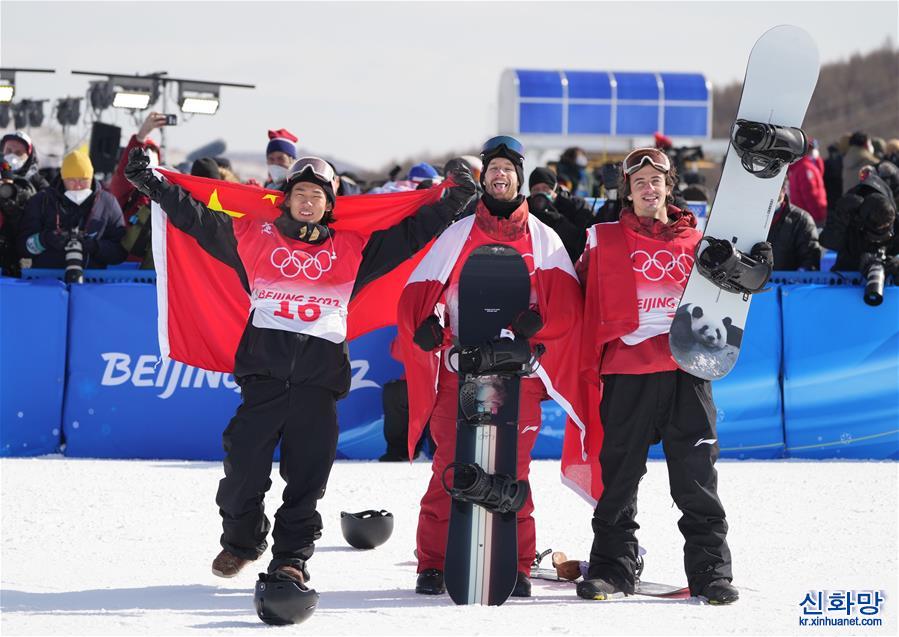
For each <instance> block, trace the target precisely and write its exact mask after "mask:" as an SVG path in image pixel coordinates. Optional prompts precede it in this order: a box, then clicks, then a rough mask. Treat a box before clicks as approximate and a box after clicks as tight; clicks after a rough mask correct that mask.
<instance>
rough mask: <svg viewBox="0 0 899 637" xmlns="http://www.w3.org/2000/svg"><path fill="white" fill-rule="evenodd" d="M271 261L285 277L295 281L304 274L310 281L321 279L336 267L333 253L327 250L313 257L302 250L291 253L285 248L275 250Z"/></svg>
mask: <svg viewBox="0 0 899 637" xmlns="http://www.w3.org/2000/svg"><path fill="white" fill-rule="evenodd" d="M271 261H272V265H273V266H275V267H276V268H278V270H279V271H280V272H281V274H282V275H283V276H284V277H286V278H288V279H294V278H296V277H298V276H300V274H301V273H302V274H303V275H304V276H305V277H306V278H307V279H309V280H310V281H315V280H316V279H320V278H321V276H322V275H323V274H324V273H325V272H328V271H329V270H330V269H331V268H332V267H333V265H334V260H333V258H332V257H331V253H330V252H328V251H327V250H320V251H319V252H318V253H316V255H315V256H312V255H311V254H308V253H306V252H303V251H302V250H293V251H290V250H288V249H287V248H285V247H280V248H275V249H274V250H273V251H272V256H271Z"/></svg>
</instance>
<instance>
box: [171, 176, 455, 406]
mask: <svg viewBox="0 0 899 637" xmlns="http://www.w3.org/2000/svg"><path fill="white" fill-rule="evenodd" d="M154 200H155V201H157V202H158V203H159V204H160V206H161V207H162V209H163V210H165V211H166V213H167V214H168V217H169V219H170V220H171V222H172V224H173V225H174V226H175V227H176V228H178V229H179V230H182V231H183V232H186V233H187V234H189V235H191V236H192V237H194V238H195V239H196V240H197V243H199V244H200V246H201V247H202V248H203V249H204V250H206V252H208V253H209V254H211V255H212V256H213V257H215V258H216V259H218V260H219V261H221V262H223V263H225V264H226V265H229V266H231V267H232V268H234V270H235V271H236V272H237V275H238V276H239V277H240V281H241V283H242V284H243V287H244V289H245V290H246V291H247V293H250V292H251V290H250V285H249V281H248V278H247V272H246V269H245V268H244V265H243V263H242V262H241V260H240V256H239V254H238V252H237V239H236V238H235V236H234V231H233V226H232V221H231V217H230V216H228V215H227V214H224V213H222V212H216V211H213V210H210V209H209V208H207V207H206V206H205V205H203V204H202V203H201V202H199V201H197V200H195V199H193V198H192V197H191V196H190V195H188V194H187V192H186V191H185V190H184V189H182V188H181V187H179V186H176V185H174V184H170V183H168V182H163V184H162V186H161V187H160V190H159V193H158V194H157V195H156V196H154ZM464 203H466V204H467V203H468V202H467V201H466V202H464ZM457 208H459V207H458V206H456V205H454V204H452V203H450V200H449V199H448V198H446V197H444V199H442V200H441V201H439V202H437V203H434V204H430V205H425V206H422V207H421V208H420V209H419V210H418V211H417V212H416V214H415V215H412V216H410V217H407V218H406V219H403V220H402V221H401V222H400V223H398V224H396V225H395V226H392V227H390V228H387V229H385V230H379V231H378V232H375V233H373V234H372V235H371V237H369V240H368V242H367V243H366V244H365V248H364V249H363V251H362V262H361V263H360V265H359V270H358V272H357V274H356V283H355V285H354V287H353V293H352V295H353V296H355V295H356V294H357V293H358V292H359V290H361V289H362V288H363V287H364V286H365V285H366V284H368V283H370V282H372V281H374V280H375V279H377V278H378V277H380V276H382V275H384V274H386V273H387V272H389V271H390V270H392V269H393V268H395V267H396V266H398V265H399V264H401V263H403V262H404V261H406V260H407V259H409V258H410V257H411V256H412V255H414V254H415V253H416V252H418V251H419V250H420V249H421V248H423V247H424V246H425V245H426V244H427V243H428V241H430V240H431V239H433V238H434V237H435V236H437V235H438V234H439V233H440V232H442V231H443V230H444V229H445V228H446V227H447V226H448V225H449V224H450V221H452V219H453V216H454V215H455V214H456V213H458V212H459V209H457ZM284 214H287V213H286V212H285V213H284ZM276 227H277V224H276ZM332 232H335V233H336V232H339V230H332ZM234 375H235V377H237V379H238V382H242V381H243V379H246V378H247V377H250V376H269V377H273V378H278V379H281V380H284V381H285V382H287V383H289V384H291V385H311V386H316V387H323V388H326V389H328V390H330V391H332V392H333V393H334V394H335V396H336V397H337V398H342V397H343V396H345V395H346V394H347V393H349V391H350V361H349V357H348V350H347V344H346V342H345V341H344V342H343V343H332V342H331V341H327V340H325V339H322V338H318V337H315V336H309V335H307V334H299V333H296V332H287V331H284V330H276V329H267V328H259V327H255V326H254V325H253V314H252V312H251V313H250V316H249V317H248V318H247V324H246V327H245V328H244V332H243V336H242V337H241V339H240V344H239V345H238V346H237V352H236V353H235V355H234Z"/></svg>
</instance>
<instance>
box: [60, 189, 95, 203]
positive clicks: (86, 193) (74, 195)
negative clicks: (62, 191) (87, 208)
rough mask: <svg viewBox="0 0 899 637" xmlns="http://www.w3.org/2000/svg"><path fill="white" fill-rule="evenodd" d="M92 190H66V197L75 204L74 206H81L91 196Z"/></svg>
mask: <svg viewBox="0 0 899 637" xmlns="http://www.w3.org/2000/svg"><path fill="white" fill-rule="evenodd" d="M92 192H93V190H91V189H90V188H84V189H82V190H66V197H68V198H69V199H70V200H72V201H73V202H75V204H76V205H79V206H80V205H81V204H83V203H84V202H85V201H86V200H87V198H88V197H90V196H91V193H92Z"/></svg>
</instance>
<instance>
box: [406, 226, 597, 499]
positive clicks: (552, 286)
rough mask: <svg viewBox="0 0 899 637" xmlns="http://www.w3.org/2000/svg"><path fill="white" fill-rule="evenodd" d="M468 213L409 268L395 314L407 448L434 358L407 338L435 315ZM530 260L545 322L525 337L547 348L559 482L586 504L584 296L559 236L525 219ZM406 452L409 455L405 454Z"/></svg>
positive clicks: (591, 486) (429, 390)
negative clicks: (559, 420) (581, 367)
mask: <svg viewBox="0 0 899 637" xmlns="http://www.w3.org/2000/svg"><path fill="white" fill-rule="evenodd" d="M474 222H475V216H474V215H472V216H469V217H466V218H465V219H463V220H461V221H458V222H456V223H455V224H453V225H452V226H450V227H449V228H448V229H447V230H446V231H444V233H443V234H442V235H441V236H440V237H439V238H438V239H437V241H436V242H435V243H434V245H433V246H432V247H431V249H430V250H429V251H428V253H427V254H426V255H425V257H424V259H422V261H421V263H420V264H419V265H418V267H416V268H415V271H414V272H413V273H412V276H411V277H410V278H409V281H408V282H407V283H406V287H405V289H404V290H403V294H402V296H401V297H400V304H399V311H398V313H397V320H398V323H397V324H398V328H399V344H400V351H401V354H402V358H403V363H404V364H405V366H406V381H407V382H408V387H409V440H410V443H409V446H410V450H412V449H413V448H414V444H415V443H414V442H411V441H417V440H418V439H419V437H420V436H421V433H422V431H423V430H424V427H425V424H426V423H427V421H428V418H430V415H431V411H432V410H433V408H434V404H435V401H436V398H437V393H436V384H437V372H438V365H439V357H438V355H437V354H435V353H429V352H424V351H422V350H421V349H420V348H419V347H418V346H416V345H415V344H414V343H413V342H412V336H413V334H414V332H415V329H416V327H417V326H418V325H420V324H421V322H422V321H424V320H425V319H426V318H427V317H428V316H430V315H432V314H433V313H434V308H435V306H436V305H437V303H438V302H439V301H440V297H441V294H442V292H443V289H444V287H445V285H446V282H447V280H448V279H449V276H450V273H451V272H452V270H453V267H454V266H455V264H456V261H457V260H458V259H459V255H460V254H461V253H462V249H463V246H464V244H465V241H466V239H467V238H468V235H469V233H470V232H471V229H472V226H473V224H474ZM528 231H529V233H530V236H531V247H532V250H533V260H534V268H535V272H534V278H535V287H536V291H537V304H538V309H539V312H540V314H541V316H542V318H543V323H544V327H543V329H541V330H540V332H538V333H537V334H536V336H535V337H534V338H533V339H531V343H532V344H536V343H542V344H543V345H544V346H545V347H546V353H545V354H544V355H543V357H542V358H541V359H540V367H539V368H538V370H537V375H538V376H539V377H540V379H541V380H542V381H543V385H544V387H545V388H546V391H547V394H548V395H549V397H550V398H552V399H553V400H555V401H556V402H557V403H558V404H559V405H560V406H561V407H562V408H563V409H564V410H565V411H566V413H567V414H568V416H569V418H568V422H567V423H566V426H565V438H564V441H563V445H562V481H563V482H564V483H565V484H566V485H568V486H569V487H571V488H572V489H573V490H574V491H575V492H577V493H578V494H579V495H581V496H582V497H584V498H585V499H586V500H587V501H588V502H590V503H591V504H594V505H595V504H596V500H597V499H598V498H599V496H600V495H601V494H602V476H601V473H600V469H599V446H598V444H599V442H601V436H602V432H601V431H589V430H588V428H587V425H586V423H587V422H588V418H587V417H586V416H587V414H586V413H585V411H584V401H583V399H582V388H581V385H580V383H579V380H578V359H579V354H578V353H579V351H580V338H581V322H582V313H583V300H582V296H581V290H580V285H579V284H578V279H577V276H576V275H575V273H574V269H573V268H572V266H571V260H570V258H569V256H568V253H567V252H566V251H565V248H564V246H563V245H562V241H561V240H560V239H559V237H558V235H556V234H555V233H554V232H553V231H552V230H550V229H549V228H548V227H547V226H545V225H544V224H543V223H542V222H540V221H539V220H538V219H536V218H535V217H534V216H533V215H529V217H528ZM411 455H413V454H411V453H410V457H411Z"/></svg>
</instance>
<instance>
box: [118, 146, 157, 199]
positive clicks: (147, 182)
mask: <svg viewBox="0 0 899 637" xmlns="http://www.w3.org/2000/svg"><path fill="white" fill-rule="evenodd" d="M149 165H150V157H149V156H147V154H146V153H145V152H144V151H143V150H141V149H140V148H132V149H131V152H130V153H128V163H127V164H125V178H126V179H127V180H128V181H130V182H131V184H132V185H133V186H134V187H135V188H137V189H138V190H139V191H140V192H142V193H143V194H145V195H147V196H148V197H150V198H151V199H152V198H153V195H154V194H156V193H158V192H159V187H160V186H161V185H162V182H161V181H159V178H158V177H157V176H156V175H154V174H153V171H152V170H149V169H148V166H149Z"/></svg>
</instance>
